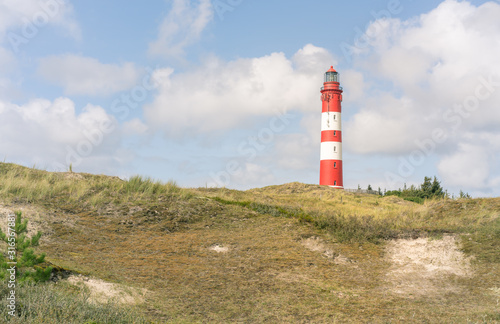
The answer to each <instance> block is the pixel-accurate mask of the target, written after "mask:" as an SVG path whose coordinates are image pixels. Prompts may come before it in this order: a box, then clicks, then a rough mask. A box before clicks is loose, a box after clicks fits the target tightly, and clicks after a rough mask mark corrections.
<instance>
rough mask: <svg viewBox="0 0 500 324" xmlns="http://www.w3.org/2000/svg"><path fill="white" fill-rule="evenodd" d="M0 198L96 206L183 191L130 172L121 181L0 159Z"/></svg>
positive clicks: (185, 193) (115, 178)
mask: <svg viewBox="0 0 500 324" xmlns="http://www.w3.org/2000/svg"><path fill="white" fill-rule="evenodd" d="M0 178H1V179H2V185H1V186H0V198H3V199H5V200H8V201H12V200H14V199H17V200H21V201H24V202H28V203H42V204H43V203H46V202H51V201H55V202H58V203H59V204H79V205H84V206H85V205H86V206H90V207H99V206H102V205H103V204H107V203H114V204H122V203H125V202H128V201H132V200H144V199H146V200H149V199H155V198H158V197H159V196H162V195H167V196H168V195H181V196H182V195H186V196H185V197H189V193H188V192H187V191H186V190H184V189H181V188H180V187H179V186H177V184H176V183H175V182H174V181H170V182H168V183H162V182H161V181H155V180H152V179H151V178H148V177H142V176H133V177H131V178H130V179H129V180H127V181H124V180H121V179H119V178H117V177H108V176H102V175H91V174H81V173H72V172H67V173H65V172H63V173H54V172H47V171H42V170H35V169H29V168H26V167H22V166H18V165H14V164H8V163H1V164H0Z"/></svg>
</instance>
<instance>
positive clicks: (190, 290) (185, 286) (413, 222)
mask: <svg viewBox="0 0 500 324" xmlns="http://www.w3.org/2000/svg"><path fill="white" fill-rule="evenodd" d="M0 199H1V200H0V201H1V202H3V203H5V202H6V201H7V202H8V203H9V204H10V206H11V207H10V208H14V206H19V205H21V206H27V205H29V206H30V207H32V208H35V209H36V208H39V209H38V211H39V214H40V216H39V220H38V224H41V225H44V226H46V227H47V230H48V231H47V235H45V234H44V238H46V240H45V241H44V242H43V243H41V246H40V249H41V250H40V252H45V253H46V254H47V259H48V260H50V261H51V262H52V263H54V264H57V265H59V266H62V267H64V268H65V269H71V270H73V271H76V272H79V273H83V274H90V275H92V276H95V277H97V278H100V279H103V280H105V281H108V282H114V283H120V284H125V285H128V286H130V287H140V288H146V289H147V290H148V295H147V296H148V297H147V300H146V301H145V304H144V305H141V306H139V307H140V308H141V313H146V314H148V315H151V316H154V318H155V320H156V321H158V322H160V323H202V322H204V323H225V322H245V323H270V322H273V323H284V322H286V323H306V322H311V323H335V322H339V323H346V322H370V323H393V322H394V323H408V322H410V323H411V322H420V323H445V322H453V323H455V322H456V323H480V322H491V323H495V321H496V322H498V321H500V317H499V314H498V312H497V309H498V303H497V298H498V297H497V295H495V294H497V292H498V289H499V288H500V287H498V282H500V269H499V268H500V257H499V255H500V245H499V242H500V220H499V219H500V217H499V216H500V199H498V198H495V199H459V200H451V199H446V200H427V201H424V203H423V204H417V203H413V202H409V201H404V200H402V199H400V198H398V197H394V196H391V197H380V196H376V195H364V194H355V193H347V192H343V191H339V190H334V189H331V188H326V187H321V186H316V185H305V184H301V183H290V184H284V185H280V186H270V187H265V188H259V189H253V190H248V191H237V190H229V189H215V188H208V189H207V188H198V189H183V188H179V187H178V186H177V185H176V184H175V183H173V182H170V183H161V182H158V181H154V180H152V179H148V178H144V177H139V176H138V177H132V178H130V179H129V180H128V181H123V180H120V179H118V178H112V177H106V176H98V175H88V174H77V173H71V172H69V173H49V172H45V171H39V170H33V169H27V168H22V167H19V166H15V165H10V164H0ZM38 211H37V212H38ZM23 214H24V213H23ZM26 216H30V214H29V212H28V211H26ZM41 225H40V226H41ZM447 233H450V234H453V235H455V236H456V237H457V238H458V241H460V239H461V242H462V244H461V248H462V250H463V251H464V252H466V254H467V255H468V256H471V257H473V265H474V276H473V277H467V278H455V277H451V278H445V277H443V278H439V279H436V281H435V282H433V284H435V285H436V286H437V287H440V286H453V287H456V290H455V291H453V292H447V293H446V294H444V295H443V294H441V295H439V294H438V295H430V296H425V297H422V298H421V297H418V296H401V295H398V294H394V293H392V292H390V291H389V290H388V286H387V282H386V274H387V272H388V269H389V267H390V265H389V264H388V262H387V260H386V259H385V257H384V254H385V253H386V252H385V250H384V245H385V242H386V239H388V238H389V239H390V238H396V237H406V238H416V237H422V236H424V237H425V236H427V237H431V238H432V239H439V237H440V236H441V235H443V234H447ZM315 237H317V238H320V239H321V242H322V244H324V246H325V249H328V250H329V251H330V252H329V253H328V254H327V255H325V253H324V252H325V251H323V250H320V251H313V250H309V249H307V248H305V247H304V240H306V239H309V238H315ZM213 247H224V248H227V252H217V251H216V250H214V249H213ZM337 258H338V260H337ZM339 260H340V261H339ZM39 287H45V286H39ZM23 289H24V288H23ZM32 289H33V291H34V292H33V294H38V293H40V297H33V298H39V299H37V300H46V303H48V305H47V307H48V308H50V307H52V308H50V310H49V309H48V310H42V309H41V308H40V309H39V310H36V309H37V308H35V306H34V305H33V307H34V308H32V309H33V311H30V314H31V315H30V316H31V318H33V323H43V320H42V319H41V318H42V317H43V316H41V315H40V317H37V316H38V315H37V314H43V313H44V312H45V313H46V314H49V313H50V312H57V310H58V309H59V310H60V309H70V310H71V309H72V308H71V307H72V306H71V303H70V302H68V303H67V304H65V303H63V299H64V298H66V297H67V296H68V294H69V297H67V299H68V300H69V301H71V300H75V301H74V303H75V304H76V305H82V306H81V307H82V309H86V310H85V311H82V313H81V314H79V315H78V316H80V317H79V318H80V322H81V323H85V322H86V321H88V322H90V323H92V321H95V322H96V323H101V322H102V323H106V322H109V323H114V322H117V323H120V322H126V318H127V317H122V318H120V317H113V316H117V313H120V312H122V308H120V306H119V305H114V306H113V305H107V306H106V305H85V304H79V303H83V301H82V300H81V299H74V298H76V297H75V296H76V295H75V293H74V292H72V291H71V289H72V288H70V287H69V286H64V285H63V286H60V285H59V284H57V285H52V286H50V288H47V292H48V293H47V294H50V295H54V296H55V297H54V299H49V296H47V295H45V297H44V295H43V294H42V293H43V292H42V291H41V290H42V289H41V288H40V289H41V290H40V291H38V292H37V289H38V288H33V287H32ZM51 289H53V290H51ZM25 293H26V294H29V293H30V291H26V292H25ZM20 296H21V295H20ZM25 296H27V295H25ZM58 296H59V297H58ZM28 298H31V297H26V298H25V297H23V298H21V299H22V300H28ZM43 298H45V299H43ZM58 298H59V299H58ZM78 298H79V297H78ZM21 299H20V300H21ZM30 307H31V306H30ZM37 307H42V306H37ZM92 307H96V308H92ZM25 310H26V312H27V309H25ZM63 313H64V312H63ZM83 313H85V314H87V313H89V314H92V313H95V314H100V315H99V316H101V317H99V318H97V317H91V316H87V315H84V314H83ZM64 314H66V313H64ZM64 314H63V315H61V316H66V315H64ZM122 315H123V316H129V315H127V313H124V314H122ZM139 315H140V314H139ZM61 318H63V317H61ZM124 318H125V319H124ZM137 318H138V320H137V322H139V323H142V322H141V321H142V320H143V319H144V320H145V317H140V316H139V317H137ZM35 319H36V320H35ZM128 320H130V318H128ZM36 321H38V322H36ZM145 321H146V320H145ZM62 322H64V319H63V320H62ZM75 322H78V321H75ZM68 323H72V322H71V321H68ZM131 323H134V321H133V320H132V321H131Z"/></svg>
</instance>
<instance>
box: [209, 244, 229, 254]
mask: <svg viewBox="0 0 500 324" xmlns="http://www.w3.org/2000/svg"><path fill="white" fill-rule="evenodd" d="M210 250H212V251H215V252H217V253H227V252H229V247H227V246H224V245H220V244H215V245H212V246H211V247H210Z"/></svg>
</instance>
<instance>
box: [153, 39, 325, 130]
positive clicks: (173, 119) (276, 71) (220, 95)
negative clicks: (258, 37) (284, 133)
mask: <svg viewBox="0 0 500 324" xmlns="http://www.w3.org/2000/svg"><path fill="white" fill-rule="evenodd" d="M321 62H322V63H321ZM332 62H334V59H333V58H332V56H331V55H330V54H329V53H328V51H326V50H325V49H322V48H319V47H314V46H312V45H306V46H305V47H304V48H303V49H302V50H300V51H299V52H297V54H295V55H294V56H293V58H292V59H291V60H290V59H287V58H286V56H285V55H284V54H283V53H272V54H270V55H267V56H263V57H257V58H248V59H238V60H235V61H230V62H223V61H220V60H218V59H216V58H210V59H207V61H205V62H204V64H203V65H202V66H200V67H197V68H196V69H193V70H191V71H188V72H185V73H180V74H175V73H173V71H172V70H171V69H169V70H165V71H164V70H160V71H159V72H161V71H164V73H163V72H162V74H163V77H161V78H160V77H156V79H157V80H159V83H160V86H159V88H158V89H159V93H158V95H157V97H156V98H155V100H154V102H153V103H152V104H150V105H146V106H145V107H144V113H145V117H146V120H147V122H148V123H149V124H150V125H152V126H154V127H155V128H161V129H162V130H164V131H165V132H166V133H167V134H171V135H180V134H183V135H186V136H192V135H196V134H202V133H208V132H213V131H220V130H231V129H234V128H235V127H248V126H249V125H250V124H251V123H252V118H255V117H264V116H273V115H275V114H276V113H277V112H282V111H290V110H299V111H303V112H308V111H315V112H318V111H319V109H320V108H318V105H319V86H320V85H321V84H322V76H323V73H324V72H325V71H326V70H327V69H328V67H329V66H330V65H331V63H332ZM314 103H316V104H314Z"/></svg>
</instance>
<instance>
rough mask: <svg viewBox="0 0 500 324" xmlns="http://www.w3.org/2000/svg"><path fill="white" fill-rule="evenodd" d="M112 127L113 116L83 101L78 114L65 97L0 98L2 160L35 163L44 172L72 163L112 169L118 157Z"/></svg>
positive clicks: (117, 137)
mask: <svg viewBox="0 0 500 324" xmlns="http://www.w3.org/2000/svg"><path fill="white" fill-rule="evenodd" d="M116 129H117V124H116V121H115V119H114V118H113V117H112V116H110V115H108V114H107V113H106V112H105V111H104V109H103V108H101V107H99V106H93V105H87V106H86V107H84V108H83V110H82V112H80V113H79V114H78V113H76V111H75V106H74V103H73V102H72V101H71V100H70V99H67V98H58V99H56V100H54V101H49V100H45V99H35V100H32V101H30V102H28V103H26V104H24V105H15V104H11V103H6V102H0V138H1V139H2V140H1V141H0V152H1V153H2V155H4V156H5V157H6V158H7V160H8V161H16V162H17V161H19V162H24V163H25V164H29V163H37V165H39V166H40V167H46V168H47V169H48V170H54V169H56V170H59V171H60V170H61V169H65V168H67V167H68V166H69V165H70V164H73V166H74V167H75V170H78V169H79V170H81V168H87V170H88V169H94V170H101V171H100V172H103V171H104V170H103V169H107V170H108V171H109V172H110V173H114V172H112V170H113V169H112V167H113V165H117V164H118V161H117V159H119V158H120V157H121V156H123V152H122V151H121V150H120V145H119V143H120V133H119V132H116V131H115V130H116ZM96 161H99V162H98V164H96ZM77 167H78V168H77Z"/></svg>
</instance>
